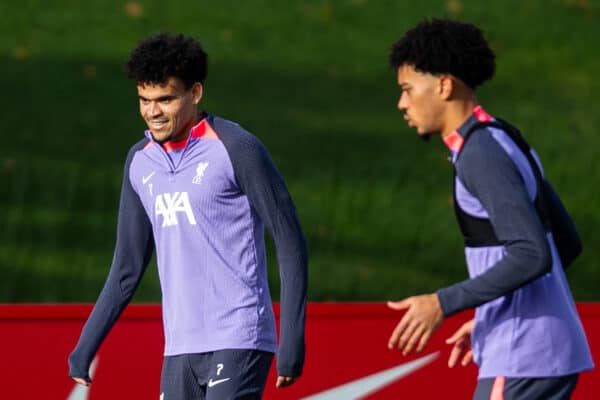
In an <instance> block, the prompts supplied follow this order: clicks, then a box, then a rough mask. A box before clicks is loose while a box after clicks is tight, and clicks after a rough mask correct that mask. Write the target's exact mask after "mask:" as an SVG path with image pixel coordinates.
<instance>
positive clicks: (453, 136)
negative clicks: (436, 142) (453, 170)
mask: <svg viewBox="0 0 600 400" xmlns="http://www.w3.org/2000/svg"><path fill="white" fill-rule="evenodd" d="M442 140H443V141H444V143H446V146H448V148H449V149H450V150H452V151H460V149H462V147H463V144H464V143H465V140H464V139H463V137H462V136H461V135H460V133H458V131H454V132H452V133H450V134H449V135H447V136H446V137H443V138H442Z"/></svg>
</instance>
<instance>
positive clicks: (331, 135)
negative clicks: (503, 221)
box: [0, 0, 600, 302]
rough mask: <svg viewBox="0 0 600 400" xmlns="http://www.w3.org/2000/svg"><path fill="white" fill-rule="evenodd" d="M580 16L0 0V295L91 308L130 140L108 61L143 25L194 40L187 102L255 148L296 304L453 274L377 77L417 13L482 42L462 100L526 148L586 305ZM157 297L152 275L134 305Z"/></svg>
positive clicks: (587, 59)
mask: <svg viewBox="0 0 600 400" xmlns="http://www.w3.org/2000/svg"><path fill="white" fill-rule="evenodd" d="M599 3H600V2H598V1H596V0H589V1H586V0H570V1H569V0H549V1H545V0H527V1H524V0H520V1H519V0H507V1H497V2H481V1H474V0H470V1H465V0H463V1H459V0H448V1H444V0H438V1H433V0H424V1H420V2H400V1H368V0H337V1H265V0H262V1H261V0H248V1H244V2H238V1H229V0H223V1H220V2H210V1H194V2H188V1H182V0H174V1H171V2H168V3H167V2H158V1H139V2H129V3H128V2H126V1H115V0H111V1H109V0H107V1H98V0H90V1H87V2H77V1H72V0H70V1H67V0H57V1H53V2H44V1H39V0H25V1H18V2H17V1H15V0H6V1H4V2H2V4H0V18H1V19H2V24H0V87H1V88H2V90H3V93H4V96H3V97H4V98H3V101H2V118H1V120H2V124H3V129H2V133H1V135H2V139H3V140H2V144H1V146H0V179H1V182H2V184H1V185H0V277H1V278H0V302H30V301H93V300H95V298H96V296H97V295H98V293H99V291H100V289H101V287H102V284H103V281H104V278H105V276H106V274H107V270H108V267H109V265H110V261H111V257H112V251H113V245H114V232H115V223H116V209H117V202H118V194H119V189H120V184H121V178H122V164H123V161H124V158H125V155H126V152H127V149H128V148H129V146H130V145H131V144H133V143H134V142H136V141H137V140H138V139H139V138H140V137H141V134H142V131H143V129H144V124H143V121H142V120H141V118H140V117H139V115H138V113H137V99H136V92H135V85H134V84H133V82H130V81H128V80H127V79H126V78H125V76H124V73H123V69H122V65H123V63H124V62H125V60H126V59H127V56H128V53H129V51H130V49H131V48H132V47H133V46H135V44H136V43H137V42H138V41H139V40H140V39H141V38H143V37H144V36H146V35H148V34H150V33H155V32H158V31H172V32H173V31H181V32H184V33H186V34H189V35H193V36H195V37H197V38H198V39H200V40H201V42H202V43H203V45H204V47H205V48H206V50H207V52H208V54H209V75H208V80H207V82H206V87H205V97H204V100H203V103H202V106H203V108H204V109H206V110H207V111H209V112H211V113H214V114H217V115H220V116H223V117H225V118H229V119H232V120H235V121H237V122H239V123H240V124H242V125H243V126H244V127H245V128H247V129H248V130H250V131H251V132H253V133H254V134H256V135H257V136H258V137H260V138H261V140H262V141H263V142H264V143H265V144H266V145H267V147H268V148H269V150H270V151H271V153H272V155H273V158H274V159H275V161H276V163H277V164H278V166H279V168H280V170H281V171H282V173H283V175H284V176H285V178H286V180H287V182H288V185H289V188H290V191H291V193H292V196H293V198H294V200H295V202H296V205H297V208H298V212H299V215H300V219H301V222H302V224H303V227H304V230H305V233H306V235H307V238H308V241H309V248H310V288H309V296H310V300H311V301H324V300H386V299H392V298H400V297H403V296H406V295H410V294H414V293H418V292H424V291H433V290H435V289H436V288H438V287H440V286H442V285H447V284H450V283H453V282H455V281H457V280H459V279H464V278H466V268H465V266H464V261H463V252H462V248H461V243H462V241H461V238H460V237H459V233H458V229H457V226H456V223H455V221H454V216H453V211H452V207H451V192H450V191H451V187H452V182H451V177H452V168H451V165H450V164H449V163H448V162H447V160H446V157H447V151H446V149H445V147H444V146H443V145H442V144H441V143H440V141H439V140H437V139H436V140H432V141H431V142H430V143H428V144H424V143H422V142H421V141H419V140H418V139H417V138H416V134H415V132H414V131H413V130H411V129H409V128H408V127H407V126H406V125H405V123H404V121H403V119H402V115H401V113H400V112H398V111H397V110H396V102H397V97H398V95H399V90H398V88H397V87H396V85H395V75H394V73H393V72H392V71H390V70H389V68H388V66H387V54H388V50H389V48H390V46H391V44H392V43H393V42H394V41H395V40H396V39H397V38H398V37H399V36H400V35H401V34H402V33H403V32H404V31H405V30H406V29H407V28H408V27H410V26H412V25H414V24H415V23H416V22H417V21H419V20H421V19H422V18H424V17H433V16H449V17H455V18H459V19H463V20H466V21H470V22H475V23H477V24H478V25H480V26H481V27H482V28H483V29H484V31H485V32H486V36H487V37H488V39H489V40H490V42H491V43H492V46H493V48H494V49H495V50H496V52H497V56H498V65H497V74H496V78H495V79H494V80H493V81H491V82H489V83H487V84H486V85H485V86H484V87H483V88H482V90H481V91H480V93H479V99H480V101H481V103H482V104H483V105H484V107H485V108H486V109H487V110H488V111H489V112H490V113H492V114H493V115H496V116H501V117H504V118H506V119H509V120H511V121H512V122H513V123H515V124H517V125H518V126H520V127H521V128H522V130H523V131H524V132H525V134H526V136H527V137H528V139H529V141H530V143H531V144H532V145H533V146H535V147H536V148H537V150H538V152H539V153H540V154H541V157H542V160H543V161H544V164H545V169H546V174H547V176H549V178H550V179H551V180H552V182H553V183H554V185H555V187H556V188H557V189H558V191H559V192H560V193H561V195H562V197H563V199H564V201H565V203H566V204H567V206H568V207H569V208H570V209H571V211H572V214H573V217H574V219H575V221H576V223H577V225H578V227H579V229H580V233H581V235H582V237H583V240H584V245H585V252H584V255H583V256H582V257H581V258H580V259H579V260H578V261H577V262H576V263H575V264H574V265H573V267H572V269H571V270H570V272H569V276H570V280H571V283H572V288H573V290H574V293H575V297H576V299H577V300H580V301H584V300H599V299H600V297H599V295H598V290H597V286H598V281H599V278H598V277H599V276H600V262H599V260H600V246H598V240H597V237H596V234H597V232H598V226H600V189H599V188H600V167H599V165H598V161H599V160H600V138H599V137H598V134H597V129H598V127H600V113H599V112H598V110H597V108H598V101H597V97H596V96H595V94H596V93H598V91H599V89H600V80H599V79H597V71H599V70H600V57H599V55H600V51H599V50H598V46H597V40H596V39H594V38H598V37H600V4H599ZM50 4H51V5H50ZM270 255H271V257H270V262H271V266H270V267H271V268H270V274H271V275H270V276H271V281H272V288H273V292H274V297H275V298H277V297H278V294H277V292H278V289H277V288H278V282H277V280H278V274H277V269H276V265H275V263H274V255H273V252H271V253H270ZM159 299H160V291H159V288H158V282H157V277H156V272H155V269H154V268H153V267H151V268H150V269H149V273H147V274H146V276H145V278H144V281H143V282H142V285H141V287H140V289H139V291H138V293H137V294H136V297H135V300H136V301H158V300H159Z"/></svg>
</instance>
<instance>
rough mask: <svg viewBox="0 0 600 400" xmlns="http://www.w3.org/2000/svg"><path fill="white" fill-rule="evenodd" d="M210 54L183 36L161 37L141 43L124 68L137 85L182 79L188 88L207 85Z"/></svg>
mask: <svg viewBox="0 0 600 400" xmlns="http://www.w3.org/2000/svg"><path fill="white" fill-rule="evenodd" d="M207 58H208V56H207V54H206V53H205V52H204V50H203V49H202V46H201V45H200V43H198V42H197V41H196V40H194V39H192V38H190V37H186V36H184V35H182V34H177V35H173V34H168V33H160V34H157V35H155V36H151V37H148V38H146V39H144V40H143V41H141V42H140V43H139V44H138V46H137V47H136V48H135V49H133V50H132V52H131V55H130V57H129V61H128V62H127V64H126V65H125V69H126V71H127V76H128V77H129V78H131V79H134V80H135V81H136V82H137V83H138V84H146V83H150V84H162V83H165V82H166V81H167V80H168V79H169V78H172V77H174V78H179V79H181V80H182V81H183V83H184V84H185V87H186V88H190V87H191V86H192V85H193V84H194V83H196V82H200V83H204V80H205V79H206V73H207V68H208V66H207Z"/></svg>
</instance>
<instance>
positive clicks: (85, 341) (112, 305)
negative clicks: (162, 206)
mask: <svg viewBox="0 0 600 400" xmlns="http://www.w3.org/2000/svg"><path fill="white" fill-rule="evenodd" d="M134 150H135V147H134V148H133V149H132V150H131V151H130V152H129V154H128V156H127V161H126V163H125V174H124V178H123V186H122V188H121V199H120V204H119V217H118V224H117V242H116V246H115V253H114V256H113V261H112V265H111V268H110V272H109V274H108V278H107V279H106V282H105V284H104V288H103V289H102V292H101V293H100V296H99V297H98V300H97V301H96V304H95V305H94V308H93V310H92V313H91V314H90V316H89V318H88V320H87V322H86V323H85V325H84V327H83V331H82V333H81V336H80V338H79V342H78V343H77V345H76V347H75V349H74V350H73V352H72V353H71V354H70V356H69V376H71V377H73V378H79V379H76V380H77V381H78V382H79V383H83V382H82V380H83V381H85V382H86V383H88V384H89V383H90V382H91V379H90V376H89V367H90V364H91V362H92V359H93V358H94V355H95V354H96V352H97V351H98V348H99V347H100V345H101V344H102V341H103V340H104V338H105V337H106V335H108V332H109V331H110V329H111V328H112V326H113V325H114V324H115V322H116V321H117V319H118V318H119V316H120V315H121V312H122V311H123V309H125V306H127V304H128V303H129V301H130V300H131V297H132V296H133V293H134V292H135V289H136V288H137V286H138V284H139V282H140V280H141V278H142V275H143V274H144V271H145V269H146V266H147V265H148V262H149V260H150V257H151V255H152V251H153V240H152V228H151V225H150V221H149V220H148V217H147V215H146V213H145V210H144V208H143V206H142V204H141V202H140V200H139V197H138V196H137V194H136V193H135V191H134V190H133V188H132V187H131V183H130V181H129V166H130V164H131V160H132V158H133V155H134V153H135V152H134Z"/></svg>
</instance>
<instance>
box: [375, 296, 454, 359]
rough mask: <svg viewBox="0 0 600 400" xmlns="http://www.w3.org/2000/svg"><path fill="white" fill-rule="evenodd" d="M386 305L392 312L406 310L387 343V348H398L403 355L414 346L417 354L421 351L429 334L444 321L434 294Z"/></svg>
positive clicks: (391, 302)
mask: <svg viewBox="0 0 600 400" xmlns="http://www.w3.org/2000/svg"><path fill="white" fill-rule="evenodd" d="M387 305H388V307H389V308H391V309H393V310H407V311H406V313H405V314H404V316H403V317H402V319H401V320H400V322H399V323H398V325H396V328H395V329H394V331H393V332H392V335H391V336H390V340H389V342H388V348H390V349H394V348H398V350H400V351H401V352H402V354H404V355H407V354H409V353H410V352H411V351H412V350H413V349H414V348H415V346H417V347H416V351H417V352H420V351H421V350H423V348H425V345H427V342H428V341H429V338H430V337H431V334H432V333H433V332H434V331H435V330H436V329H437V327H438V326H439V325H440V324H441V323H442V321H443V320H444V314H443V313H442V307H441V305H440V300H439V298H438V295H437V294H436V293H432V294H424V295H421V296H413V297H408V298H406V299H404V300H401V301H388V303H387Z"/></svg>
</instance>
